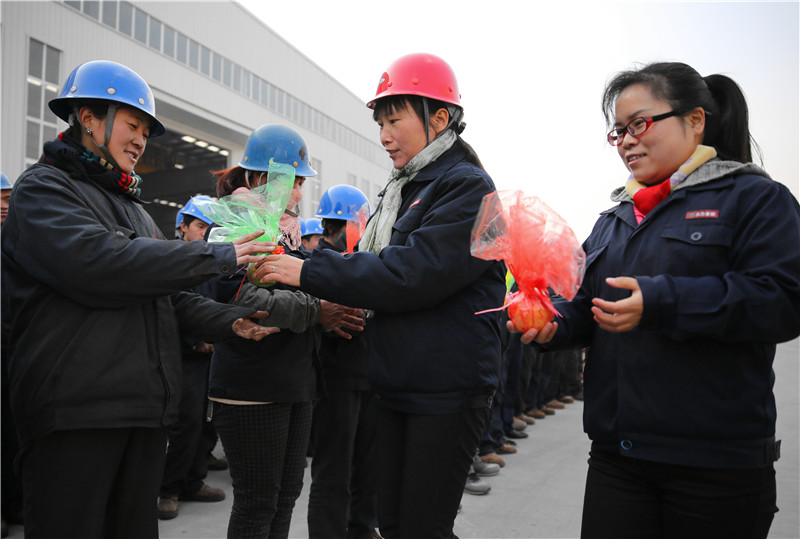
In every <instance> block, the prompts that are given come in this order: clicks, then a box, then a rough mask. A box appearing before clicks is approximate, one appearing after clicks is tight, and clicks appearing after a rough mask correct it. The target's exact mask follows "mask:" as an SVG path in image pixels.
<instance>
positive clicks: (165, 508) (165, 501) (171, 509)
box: [158, 496, 178, 520]
mask: <svg viewBox="0 0 800 539" xmlns="http://www.w3.org/2000/svg"><path fill="white" fill-rule="evenodd" d="M177 516H178V497H177V496H173V497H171V498H159V499H158V518H159V519H161V520H172V519H173V518H175V517H177Z"/></svg>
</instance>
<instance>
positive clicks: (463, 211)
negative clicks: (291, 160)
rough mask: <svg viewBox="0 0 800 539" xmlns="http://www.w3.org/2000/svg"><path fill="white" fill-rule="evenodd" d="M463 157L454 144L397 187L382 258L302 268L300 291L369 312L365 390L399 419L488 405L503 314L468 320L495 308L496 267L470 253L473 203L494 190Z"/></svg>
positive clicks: (319, 255) (316, 261) (319, 261)
mask: <svg viewBox="0 0 800 539" xmlns="http://www.w3.org/2000/svg"><path fill="white" fill-rule="evenodd" d="M465 157H466V154H465V152H464V150H463V149H461V148H460V147H458V145H456V146H454V147H453V148H450V149H449V150H448V151H446V152H445V153H444V154H443V155H442V156H440V157H439V158H438V159H437V160H436V161H434V162H433V163H431V164H429V165H428V166H427V167H425V168H424V169H422V170H421V171H420V172H419V173H418V174H417V175H416V176H415V177H414V178H413V179H412V180H411V181H410V182H408V183H407V184H406V185H405V186H404V187H403V191H402V204H401V207H400V210H399V212H398V217H397V221H396V222H395V224H394V227H393V230H392V236H391V241H390V244H389V245H388V246H387V247H385V248H384V249H383V250H382V251H381V253H380V255H377V256H376V255H375V254H373V253H370V252H356V253H353V254H349V255H344V256H342V255H341V254H339V253H336V252H334V251H330V250H317V251H314V253H313V255H312V256H311V258H309V259H308V260H307V261H306V262H305V263H304V264H303V270H302V274H301V281H300V282H301V288H302V289H303V290H304V291H307V292H309V293H310V294H313V295H315V296H317V297H321V298H325V299H329V300H330V301H334V302H336V303H339V304H343V305H349V306H351V307H363V308H367V309H372V310H374V311H375V316H374V317H373V318H371V319H370V320H369V321H368V325H369V326H370V327H369V330H368V331H367V334H368V342H369V367H368V371H369V382H370V385H371V387H372V389H373V390H374V391H375V392H376V393H377V395H378V397H379V399H380V402H381V404H382V405H384V406H387V407H391V408H393V409H396V410H399V411H403V412H408V413H419V414H442V413H454V412H457V411H461V410H464V409H468V408H478V407H482V406H486V405H487V400H488V399H489V398H490V395H491V394H492V392H493V390H494V389H496V387H497V385H498V370H499V366H500V357H501V349H500V340H501V330H500V324H501V322H500V319H501V317H502V315H500V314H497V313H489V314H484V315H477V316H476V315H475V312H477V311H482V310H485V309H491V308H495V307H498V306H501V305H502V304H503V296H504V294H505V277H504V270H503V265H502V263H501V262H492V261H486V260H481V259H478V258H475V257H473V256H472V255H471V254H470V234H471V231H472V226H473V224H474V222H475V216H476V214H477V213H478V210H479V208H480V205H481V200H482V199H483V197H484V195H486V194H488V193H491V192H493V191H494V189H495V188H494V184H493V183H492V180H491V179H490V178H489V176H488V175H487V174H486V172H484V171H483V170H481V169H480V168H478V167H476V166H474V165H472V164H470V163H468V162H467V161H466V160H465Z"/></svg>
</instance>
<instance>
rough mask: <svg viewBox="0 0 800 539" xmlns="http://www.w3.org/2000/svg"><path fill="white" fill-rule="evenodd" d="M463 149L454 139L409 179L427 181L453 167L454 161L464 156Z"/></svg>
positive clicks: (456, 161)
mask: <svg viewBox="0 0 800 539" xmlns="http://www.w3.org/2000/svg"><path fill="white" fill-rule="evenodd" d="M464 153H465V152H464V150H463V149H462V148H461V145H460V144H458V142H457V141H456V143H455V144H453V146H451V147H450V148H449V149H448V150H447V151H446V152H444V153H443V154H442V155H440V156H439V157H438V158H437V159H436V160H435V161H433V162H431V163H430V164H429V165H428V166H427V167H425V168H423V169H422V170H420V171H419V172H418V173H417V175H416V176H414V178H413V179H412V180H411V181H412V182H429V181H431V180H434V179H436V178H438V177H439V176H441V175H442V174H444V173H445V172H447V171H448V170H450V169H451V168H453V166H455V164H456V163H458V162H459V161H461V159H462V158H463V157H464Z"/></svg>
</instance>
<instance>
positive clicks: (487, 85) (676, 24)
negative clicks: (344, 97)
mask: <svg viewBox="0 0 800 539" xmlns="http://www.w3.org/2000/svg"><path fill="white" fill-rule="evenodd" d="M241 3H242V4H243V5H244V6H245V7H246V8H247V9H248V10H250V11H251V12H252V13H254V14H255V15H256V16H259V17H260V18H261V19H262V20H263V21H264V23H265V24H266V25H267V26H269V27H270V28H272V29H273V30H274V31H276V32H277V33H278V34H280V35H281V36H282V37H284V38H285V39H286V40H287V41H289V42H290V43H291V44H292V45H293V46H295V47H296V48H297V49H298V50H300V51H301V52H302V53H303V54H305V55H306V56H307V57H308V58H309V59H310V60H312V61H313V62H315V63H316V64H317V65H319V66H320V67H321V68H322V69H324V70H325V71H327V72H328V73H329V74H331V75H332V76H333V77H335V78H336V79H337V80H339V81H340V82H341V83H342V84H344V85H345V86H346V87H347V88H349V89H350V90H351V91H352V92H353V93H354V94H356V95H357V96H359V97H360V98H361V99H363V100H364V101H365V102H366V101H367V100H368V99H369V98H371V97H372V96H374V92H375V88H376V87H377V84H378V79H379V78H380V75H381V74H382V73H383V72H384V71H385V70H386V68H387V67H388V65H389V64H390V63H391V62H392V61H393V60H395V59H396V58H398V57H400V56H403V55H405V54H409V53H412V52H429V53H432V54H436V55H438V56H441V57H442V58H443V59H445V60H446V61H447V62H448V63H449V64H450V65H451V66H452V67H453V70H454V71H455V73H456V77H457V78H458V82H459V87H460V90H461V95H462V104H463V105H464V109H465V120H466V122H467V129H466V130H465V131H464V133H463V136H464V138H465V140H467V141H468V142H469V143H470V144H472V146H473V147H474V148H475V150H476V151H477V152H478V154H479V156H480V157H481V160H482V161H483V163H484V165H485V166H486V168H487V170H488V172H489V174H490V175H491V176H492V178H493V179H494V181H495V184H496V185H497V187H498V189H521V190H523V191H525V192H526V193H528V194H532V195H536V196H538V197H540V198H541V199H542V200H544V201H545V202H546V203H547V204H548V205H550V206H551V207H552V208H553V209H555V210H556V211H557V212H558V213H560V214H561V215H562V216H563V217H564V218H565V219H567V221H568V222H569V223H570V224H571V226H572V227H573V229H574V230H575V232H576V234H577V236H578V238H579V239H580V240H583V239H584V238H585V237H586V236H587V235H588V234H589V232H590V231H591V227H592V224H593V223H594V221H595V220H596V218H597V214H598V213H599V212H600V211H603V210H605V209H607V208H609V207H611V206H612V205H613V204H612V202H611V201H610V200H609V193H610V192H611V191H612V190H613V189H614V188H615V187H618V186H620V185H622V184H623V183H624V181H625V179H626V178H627V171H626V170H625V168H624V167H623V165H622V162H621V161H620V159H619V157H618V155H617V153H616V151H615V150H614V149H613V148H611V147H610V146H609V145H608V144H607V143H606V141H605V133H606V132H607V130H608V129H607V128H606V126H605V124H604V120H603V117H602V113H601V109H600V98H601V94H602V91H603V87H604V84H605V82H606V81H607V80H608V78H610V76H612V75H613V74H614V73H616V72H617V71H620V70H623V69H627V68H630V67H632V66H633V65H634V64H636V63H644V62H651V61H657V60H658V61H662V60H667V61H682V62H686V63H688V64H690V65H691V66H693V67H694V68H695V69H697V70H698V71H699V72H700V74H701V75H710V74H712V73H723V74H726V75H728V76H730V77H732V78H733V79H734V80H736V81H737V82H738V83H739V84H740V86H742V88H743V90H744V92H745V95H746V96H747V98H748V101H749V104H750V118H751V132H752V133H753V135H754V136H755V138H756V141H757V142H758V143H759V145H760V146H761V148H762V151H763V155H764V167H765V168H766V170H767V172H769V173H770V175H771V176H772V177H773V178H774V179H775V180H777V181H781V182H782V183H785V184H787V185H788V186H789V187H790V188H791V189H792V191H793V193H794V194H795V196H798V192H800V187H799V186H798V183H799V182H800V173H798V168H799V167H798V150H799V148H800V139H799V138H798V132H799V129H800V127H798V126H800V114H799V113H798V100H799V98H798V96H799V95H800V88H799V87H798V77H799V74H798V66H799V65H800V58H799V56H798V51H799V50H800V41H799V40H798V26H799V24H800V23H799V21H800V10H799V9H798V6H799V5H800V4H798V2H796V1H793V2H782V3H778V2H713V3H692V2H668V3H667V2H664V3H662V2H609V1H598V0H595V1H592V2H569V1H547V2H545V1H536V2H534V1H523V0H516V1H495V2H487V1H486V0H458V1H449V0H435V1H431V0H425V1H421V0H401V1H396V2H386V1H380V0H377V1H376V0H345V1H341V2H333V1H331V0H282V1H274V0H242V1H241ZM364 114H369V111H368V110H367V109H366V108H365V109H364ZM377 136H378V130H377V127H376V129H375V137H376V140H377ZM387 160H388V157H387Z"/></svg>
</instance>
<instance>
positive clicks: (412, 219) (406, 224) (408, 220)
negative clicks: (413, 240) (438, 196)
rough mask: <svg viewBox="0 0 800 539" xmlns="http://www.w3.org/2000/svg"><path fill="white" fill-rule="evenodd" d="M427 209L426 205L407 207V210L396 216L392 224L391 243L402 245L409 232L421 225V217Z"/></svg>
mask: <svg viewBox="0 0 800 539" xmlns="http://www.w3.org/2000/svg"><path fill="white" fill-rule="evenodd" d="M427 211H428V207H427V206H425V207H422V206H419V205H417V206H413V207H411V208H409V210H408V211H406V212H405V213H404V214H403V215H402V216H401V217H400V218H398V219H397V221H395V222H394V224H393V225H392V241H391V245H404V244H405V242H406V238H408V236H409V234H411V233H412V232H413V231H415V230H417V229H418V228H419V227H420V226H421V225H422V218H423V217H424V216H425V214H426V212H427Z"/></svg>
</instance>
